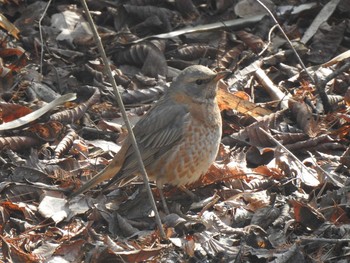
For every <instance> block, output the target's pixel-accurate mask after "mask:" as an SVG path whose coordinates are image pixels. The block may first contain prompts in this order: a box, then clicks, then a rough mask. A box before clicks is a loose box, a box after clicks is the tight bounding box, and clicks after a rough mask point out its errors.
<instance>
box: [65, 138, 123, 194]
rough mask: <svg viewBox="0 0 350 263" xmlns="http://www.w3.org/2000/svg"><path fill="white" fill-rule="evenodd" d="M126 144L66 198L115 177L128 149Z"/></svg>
mask: <svg viewBox="0 0 350 263" xmlns="http://www.w3.org/2000/svg"><path fill="white" fill-rule="evenodd" d="M126 145H127V144H126V143H124V144H123V146H122V148H121V149H120V150H119V152H118V153H117V154H116V155H115V156H114V158H113V160H112V161H111V162H110V163H109V164H108V166H107V167H105V168H104V169H103V170H102V171H101V172H99V173H98V174H96V175H95V176H94V177H93V178H92V179H90V180H89V181H88V182H86V183H85V184H84V185H83V186H82V187H81V188H80V189H78V190H77V191H75V192H73V193H72V194H70V195H69V196H68V199H71V198H73V197H75V196H77V195H80V194H82V193H84V192H86V191H87V190H89V189H91V188H92V187H94V186H96V185H98V184H99V183H101V182H103V181H106V180H108V179H111V178H113V177H115V176H116V175H117V173H118V172H119V171H120V169H121V168H122V166H123V163H124V159H125V153H126V151H127V150H128V147H126Z"/></svg>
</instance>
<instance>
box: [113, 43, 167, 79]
mask: <svg viewBox="0 0 350 263" xmlns="http://www.w3.org/2000/svg"><path fill="white" fill-rule="evenodd" d="M113 59H114V61H115V62H116V63H118V64H123V63H126V64H134V65H136V66H142V69H141V71H142V73H143V74H145V75H147V76H150V77H158V75H161V76H166V75H167V71H168V67H167V63H166V60H165V57H164V54H163V52H161V51H160V50H159V48H158V47H156V46H155V45H154V44H153V43H150V42H148V43H142V44H135V45H133V46H131V47H130V48H129V49H127V50H123V51H120V52H118V53H117V54H115V55H114V56H113Z"/></svg>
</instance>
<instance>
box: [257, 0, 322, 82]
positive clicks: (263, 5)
mask: <svg viewBox="0 0 350 263" xmlns="http://www.w3.org/2000/svg"><path fill="white" fill-rule="evenodd" d="M257 2H258V3H259V4H260V5H261V6H262V7H263V8H265V10H266V11H267V12H268V13H269V15H270V17H271V18H272V20H273V21H274V22H275V24H276V25H277V27H278V29H279V30H280V31H281V33H282V35H283V37H284V38H285V39H286V40H287V42H288V44H289V46H290V47H291V49H292V50H293V52H294V54H295V56H296V57H297V59H298V60H299V63H300V65H301V67H302V68H303V69H304V71H305V72H306V74H307V75H308V77H309V78H310V79H311V81H312V82H313V83H315V80H314V78H313V77H312V76H311V75H310V73H309V72H308V70H307V69H306V67H305V65H304V62H303V61H302V60H301V58H300V56H299V54H298V52H297V51H296V50H295V48H294V46H293V44H292V42H291V41H290V40H289V38H288V36H287V35H286V33H285V32H284V30H283V28H282V27H281V26H280V24H279V23H278V21H277V19H276V18H275V16H274V15H273V14H272V12H271V11H270V9H269V8H268V7H267V6H266V5H265V4H264V3H262V2H261V1H260V0H257Z"/></svg>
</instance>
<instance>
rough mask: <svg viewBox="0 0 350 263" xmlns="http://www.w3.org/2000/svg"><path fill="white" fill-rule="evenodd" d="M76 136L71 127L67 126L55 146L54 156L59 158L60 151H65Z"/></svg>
mask: <svg viewBox="0 0 350 263" xmlns="http://www.w3.org/2000/svg"><path fill="white" fill-rule="evenodd" d="M77 137H78V134H77V133H76V132H75V131H74V130H73V129H72V128H71V127H68V129H67V131H66V135H65V136H64V137H63V139H62V140H61V141H60V142H59V143H58V145H57V146H56V148H55V158H56V159H57V158H59V157H60V156H61V155H62V153H64V152H65V151H67V150H68V149H69V148H70V147H71V146H72V145H73V141H74V140H75V139H76V138H77Z"/></svg>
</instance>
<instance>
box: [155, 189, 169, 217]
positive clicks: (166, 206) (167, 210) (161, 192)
mask: <svg viewBox="0 0 350 263" xmlns="http://www.w3.org/2000/svg"><path fill="white" fill-rule="evenodd" d="M157 188H158V191H159V196H160V199H161V201H162V206H163V209H164V212H165V213H166V214H167V215H169V214H170V212H169V208H168V205H167V203H166V200H165V196H164V192H163V188H162V187H158V186H157Z"/></svg>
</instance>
